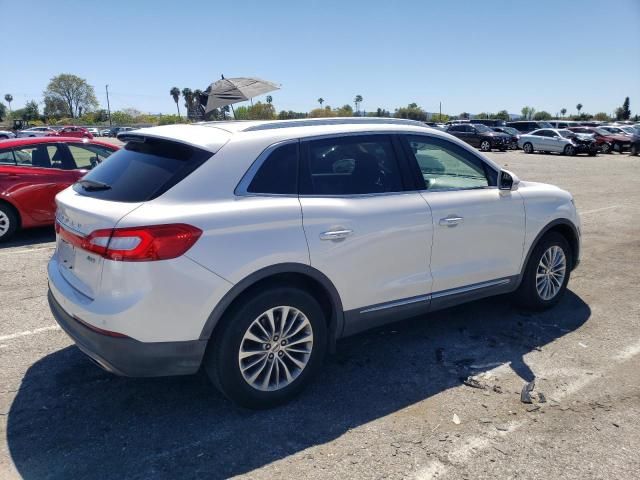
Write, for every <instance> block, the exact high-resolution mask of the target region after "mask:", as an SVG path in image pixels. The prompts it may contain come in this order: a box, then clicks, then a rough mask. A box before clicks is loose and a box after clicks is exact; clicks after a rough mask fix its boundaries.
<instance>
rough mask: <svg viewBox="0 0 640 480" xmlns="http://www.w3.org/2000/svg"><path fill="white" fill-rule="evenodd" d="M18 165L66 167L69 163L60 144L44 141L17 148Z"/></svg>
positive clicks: (15, 152)
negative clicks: (48, 143) (50, 143)
mask: <svg viewBox="0 0 640 480" xmlns="http://www.w3.org/2000/svg"><path fill="white" fill-rule="evenodd" d="M14 155H15V159H16V163H17V165H18V166H24V167H38V168H66V164H67V163H68V161H67V158H66V156H65V155H64V152H63V151H62V150H61V149H60V148H59V147H58V145H47V144H44V143H41V144H37V145H29V146H26V147H21V148H16V149H15V150H14Z"/></svg>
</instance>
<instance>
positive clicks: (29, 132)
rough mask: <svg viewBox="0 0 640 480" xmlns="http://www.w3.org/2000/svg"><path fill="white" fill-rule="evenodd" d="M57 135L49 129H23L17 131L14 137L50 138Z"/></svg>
mask: <svg viewBox="0 0 640 480" xmlns="http://www.w3.org/2000/svg"><path fill="white" fill-rule="evenodd" d="M57 134H58V132H57V131H56V130H54V129H53V128H50V127H31V128H25V129H24V130H19V131H18V132H17V133H16V137H18V138H28V137H51V136H54V135H57Z"/></svg>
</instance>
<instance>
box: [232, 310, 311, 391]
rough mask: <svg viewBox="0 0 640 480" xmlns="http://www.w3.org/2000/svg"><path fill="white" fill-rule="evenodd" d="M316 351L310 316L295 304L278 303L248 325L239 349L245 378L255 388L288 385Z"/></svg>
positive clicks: (283, 386) (275, 387)
mask: <svg viewBox="0 0 640 480" xmlns="http://www.w3.org/2000/svg"><path fill="white" fill-rule="evenodd" d="M312 351H313V329H312V327H311V322H310V321H309V319H308V318H307V317H306V316H305V315H304V313H302V312H301V311H300V310H298V309H297V308H295V307H291V306H278V307H274V308H271V309H269V310H267V311H266V312H264V313H262V314H261V315H259V316H258V317H257V318H256V319H255V320H254V321H253V322H252V323H251V324H250V325H249V327H248V328H247V330H246V332H245V334H244V336H243V338H242V340H241V342H240V349H239V351H238V363H239V366H240V372H241V374H242V376H243V378H244V380H245V381H246V382H247V383H248V384H249V385H250V386H251V387H253V388H255V389H256V390H261V391H274V390H279V389H282V388H285V387H286V386H287V385H289V384H291V382H293V381H295V380H296V378H298V376H299V375H300V374H301V373H302V371H303V370H304V369H305V368H306V366H307V364H308V363H309V359H310V358H311V354H312Z"/></svg>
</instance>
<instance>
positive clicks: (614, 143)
mask: <svg viewBox="0 0 640 480" xmlns="http://www.w3.org/2000/svg"><path fill="white" fill-rule="evenodd" d="M567 130H570V131H572V132H574V133H581V134H587V135H592V136H593V138H594V140H595V141H596V145H597V146H598V148H599V149H600V151H601V152H602V153H611V152H614V151H616V150H617V151H618V152H620V153H622V152H624V151H625V150H629V148H630V147H631V140H630V139H629V137H627V136H626V135H618V134H615V133H611V132H609V131H608V130H605V129H604V128H600V127H569V128H568V129H567Z"/></svg>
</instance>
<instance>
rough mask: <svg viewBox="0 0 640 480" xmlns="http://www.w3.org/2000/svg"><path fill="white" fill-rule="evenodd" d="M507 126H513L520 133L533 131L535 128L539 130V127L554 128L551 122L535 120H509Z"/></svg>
mask: <svg viewBox="0 0 640 480" xmlns="http://www.w3.org/2000/svg"><path fill="white" fill-rule="evenodd" d="M507 127H513V128H515V129H516V130H518V131H519V132H520V133H529V132H533V131H534V130H538V129H539V128H553V126H552V125H551V124H550V123H549V122H542V121H540V122H534V121H523V120H520V121H517V122H509V123H507Z"/></svg>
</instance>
